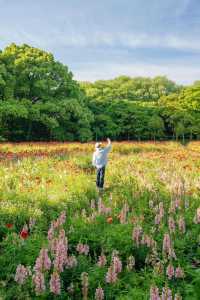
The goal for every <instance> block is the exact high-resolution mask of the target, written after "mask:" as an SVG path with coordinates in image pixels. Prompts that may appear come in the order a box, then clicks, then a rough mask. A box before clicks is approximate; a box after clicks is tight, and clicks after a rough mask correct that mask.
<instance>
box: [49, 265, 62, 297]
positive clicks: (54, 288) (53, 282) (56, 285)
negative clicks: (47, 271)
mask: <svg viewBox="0 0 200 300" xmlns="http://www.w3.org/2000/svg"><path fill="white" fill-rule="evenodd" d="M49 284H50V291H51V292H52V293H53V294H55V295H60V286H61V284H60V275H59V274H58V272H55V271H54V272H53V274H51V279H50V282H49Z"/></svg>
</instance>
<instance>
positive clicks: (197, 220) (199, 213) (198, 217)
mask: <svg viewBox="0 0 200 300" xmlns="http://www.w3.org/2000/svg"><path fill="white" fill-rule="evenodd" d="M194 223H195V224H200V207H198V208H197V211H196V214H195V216H194Z"/></svg>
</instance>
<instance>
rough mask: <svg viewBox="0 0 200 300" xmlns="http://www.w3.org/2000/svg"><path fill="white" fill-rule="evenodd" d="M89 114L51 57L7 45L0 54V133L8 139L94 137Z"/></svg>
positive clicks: (65, 70) (63, 70)
mask: <svg viewBox="0 0 200 300" xmlns="http://www.w3.org/2000/svg"><path fill="white" fill-rule="evenodd" d="M92 119H93V116H92V113H91V112H90V111H89V110H88V108H87V107H86V105H85V103H84V94H83V92H82V91H81V90H80V88H79V85H78V83H77V82H76V81H74V80H73V78H72V73H71V72H70V71H69V70H68V68H67V67H66V66H64V65H62V64H61V63H59V62H56V61H55V60H54V58H53V56H52V54H49V53H46V52H44V51H42V50H39V49H37V48H32V47H30V46H27V45H22V46H16V45H15V44H11V45H10V46H9V47H7V48H5V50H4V51H2V52H1V53H0V135H1V136H2V137H3V138H5V139H7V140H10V141H23V140H27V141H28V140H46V141H48V140H60V141H62V140H81V141H87V140H90V139H91V138H92V133H91V128H90V123H91V121H92Z"/></svg>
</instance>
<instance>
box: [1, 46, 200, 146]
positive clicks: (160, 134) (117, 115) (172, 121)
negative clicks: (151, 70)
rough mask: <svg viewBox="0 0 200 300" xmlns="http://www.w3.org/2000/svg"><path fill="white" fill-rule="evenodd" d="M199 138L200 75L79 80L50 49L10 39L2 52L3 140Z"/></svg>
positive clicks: (83, 140) (82, 140)
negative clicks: (181, 81)
mask: <svg viewBox="0 0 200 300" xmlns="http://www.w3.org/2000/svg"><path fill="white" fill-rule="evenodd" d="M107 136H110V137H111V138H112V139H116V140H147V139H154V140H155V139H159V140H161V139H171V138H173V139H179V138H181V139H183V140H185V139H187V138H188V139H197V138H199V137H200V81H197V82H195V83H194V84H193V85H191V86H187V87H184V86H180V85H178V84H176V83H175V82H173V81H171V80H169V79H168V78H166V77H164V76H157V77H155V78H144V77H137V78H131V77H128V76H120V77H117V78H115V79H113V80H98V81H96V82H94V83H91V82H77V81H75V80H74V79H73V75H72V73H71V71H70V70H69V69H68V67H67V66H65V65H63V64H62V63H60V62H57V61H55V59H54V57H53V55H52V54H51V53H47V52H45V51H43V50H40V49H37V48H33V47H30V46H28V45H22V46H17V45H15V44H11V45H9V46H8V47H6V48H5V49H4V50H3V51H0V140H1V141H52V140H55V141H81V142H85V141H90V140H96V139H103V138H105V137H107Z"/></svg>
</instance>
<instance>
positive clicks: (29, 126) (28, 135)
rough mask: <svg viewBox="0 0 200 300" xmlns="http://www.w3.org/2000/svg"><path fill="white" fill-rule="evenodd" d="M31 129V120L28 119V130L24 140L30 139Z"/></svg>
mask: <svg viewBox="0 0 200 300" xmlns="http://www.w3.org/2000/svg"><path fill="white" fill-rule="evenodd" d="M31 130H32V122H31V121H30V122H29V124H28V132H27V135H26V140H27V141H29V140H30V137H31Z"/></svg>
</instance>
